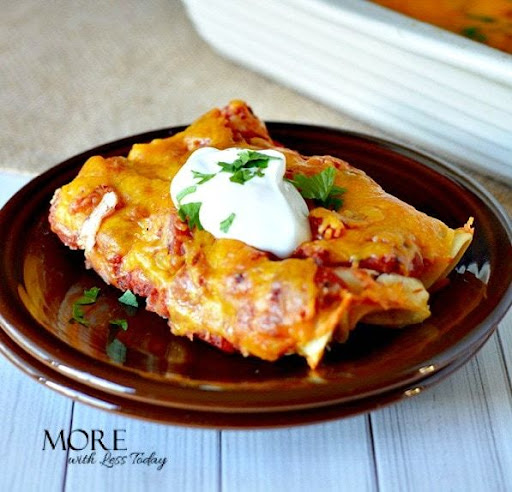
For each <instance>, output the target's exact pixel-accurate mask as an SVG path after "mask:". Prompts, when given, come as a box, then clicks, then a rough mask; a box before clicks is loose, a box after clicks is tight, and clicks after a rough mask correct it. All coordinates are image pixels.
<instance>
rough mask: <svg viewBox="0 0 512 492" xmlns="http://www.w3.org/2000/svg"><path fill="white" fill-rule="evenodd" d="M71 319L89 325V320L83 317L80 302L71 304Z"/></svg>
mask: <svg viewBox="0 0 512 492" xmlns="http://www.w3.org/2000/svg"><path fill="white" fill-rule="evenodd" d="M72 316H73V317H72V321H75V322H77V323H80V324H81V325H83V326H89V321H87V319H86V318H85V313H84V310H83V308H82V306H81V305H80V304H77V303H76V302H75V303H74V304H73V314H72Z"/></svg>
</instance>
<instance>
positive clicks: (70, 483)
mask: <svg viewBox="0 0 512 492" xmlns="http://www.w3.org/2000/svg"><path fill="white" fill-rule="evenodd" d="M73 428H74V429H87V430H90V429H92V428H94V429H100V430H102V431H103V432H104V433H105V435H106V439H105V441H104V444H105V446H106V447H111V448H112V439H111V437H112V434H113V431H114V429H118V430H121V431H124V432H120V433H119V436H124V442H119V448H126V450H122V449H119V450H117V451H116V450H110V451H106V450H102V449H101V446H98V450H97V453H96V455H95V458H96V460H95V463H94V464H90V465H81V464H70V465H68V470H67V475H66V490H69V491H73V492H80V491H84V492H85V491H90V490H108V491H112V492H113V491H120V492H122V491H124V492H129V491H137V492H138V491H141V492H143V491H155V490H176V491H187V490H201V491H205V492H214V491H217V490H219V431H216V430H202V429H189V428H184V427H176V426H170V425H160V424H154V423H149V422H144V421H140V420H137V419H133V418H128V417H124V416H120V415H114V414H110V413H107V412H101V411H98V410H96V409H93V408H90V407H88V406H85V405H82V404H79V403H75V406H74V412H73ZM109 442H110V444H109ZM80 455H83V453H81V452H79V451H77V452H71V453H70V457H75V458H77V457H79V456H80ZM123 457H126V459H122V458H123ZM163 459H165V462H164V461H163ZM155 460H156V461H155ZM116 462H117V464H114V463H116Z"/></svg>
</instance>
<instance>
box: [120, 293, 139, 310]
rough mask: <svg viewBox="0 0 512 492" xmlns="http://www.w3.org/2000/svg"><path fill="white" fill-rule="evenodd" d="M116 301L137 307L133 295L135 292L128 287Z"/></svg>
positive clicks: (135, 298)
mask: <svg viewBox="0 0 512 492" xmlns="http://www.w3.org/2000/svg"><path fill="white" fill-rule="evenodd" d="M118 301H119V302H121V303H123V304H126V305H127V306H132V307H139V302H138V301H137V297H135V294H134V293H133V292H132V291H131V290H129V289H128V290H127V291H126V292H125V293H124V294H123V295H122V296H121V297H119V299H118Z"/></svg>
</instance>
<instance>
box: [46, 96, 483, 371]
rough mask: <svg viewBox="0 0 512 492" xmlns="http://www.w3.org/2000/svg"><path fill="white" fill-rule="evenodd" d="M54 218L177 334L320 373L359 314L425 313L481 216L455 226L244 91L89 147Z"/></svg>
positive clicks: (368, 317)
mask: <svg viewBox="0 0 512 492" xmlns="http://www.w3.org/2000/svg"><path fill="white" fill-rule="evenodd" d="M49 220H50V224H51V228H52V230H53V231H54V232H55V233H56V234H57V235H58V236H59V238H60V239H61V240H62V242H63V243H64V244H65V245H67V246H68V247H70V248H72V249H81V250H83V251H84V255H85V262H86V264H87V266H88V267H90V268H93V269H94V270H95V271H96V272H97V273H98V274H99V275H100V276H101V277H102V279H103V280H104V281H105V282H107V283H108V284H112V285H114V286H115V287H117V288H119V289H120V290H121V291H125V292H126V291H131V292H133V293H135V294H137V295H139V296H142V297H144V298H146V308H147V309H148V310H151V311H154V312H155V313H157V314H159V315H160V316H163V317H165V318H166V319H167V320H168V322H169V326H170V329H171V331H172V333H174V334H176V335H181V336H187V337H189V338H199V339H202V340H205V341H207V342H209V343H211V344H213V345H215V346H217V347H219V348H220V349H222V350H224V351H229V352H240V353H241V354H243V355H245V356H256V357H259V358H262V359H265V360H269V361H274V360H276V359H278V358H280V357H282V356H284V355H287V354H299V355H301V356H303V357H305V358H306V360H307V363H308V364H309V366H310V367H311V368H314V367H316V366H317V365H318V363H319V362H320V360H321V358H322V355H323V353H324V351H325V349H326V347H327V346H328V345H329V344H330V343H336V342H343V341H344V340H346V339H347V337H348V336H349V334H350V331H351V330H353V329H354V328H355V327H356V325H357V323H359V322H360V321H364V322H365V323H376V324H379V325H387V326H392V327H394V326H396V327H403V326H405V325H409V324H413V323H419V322H421V321H423V320H425V319H426V318H427V317H428V316H429V315H430V311H429V304H428V301H429V290H431V289H432V288H435V287H436V286H439V285H441V284H442V283H443V281H444V279H446V276H447V275H448V274H449V272H450V271H451V270H452V269H453V268H454V267H455V265H456V264H457V262H458V260H459V259H460V257H461V256H462V255H463V253H464V251H465V250H466V248H467V247H468V245H469V244H470V242H471V240H472V235H473V229H472V220H471V219H468V222H467V223H466V224H465V225H463V224H461V227H460V228H457V229H452V228H450V227H448V226H447V225H446V224H444V223H442V222H441V221H439V220H437V219H435V218H433V217H429V216H427V215H426V214H424V213H422V212H420V211H417V210H415V209H414V208H413V207H412V206H410V205H408V204H406V203H404V202H402V201H400V200H399V199H397V198H395V197H393V196H391V195H389V194H388V193H386V192H385V191H384V190H383V189H382V188H381V187H380V186H379V185H378V184H377V183H376V182H375V181H373V180H372V179H371V178H370V177H369V176H367V175H366V174H365V173H364V172H363V171H361V170H358V169H356V168H354V167H353V166H351V165H350V164H349V163H347V162H345V161H343V160H341V159H339V158H336V157H332V156H311V157H306V156H303V155H301V154H299V153H298V152H296V151H294V150H292V149H288V148H284V147H282V146H281V145H279V144H278V143H277V142H274V141H273V140H272V137H271V136H270V135H269V133H268V131H267V129H266V126H265V124H264V123H263V122H262V121H261V120H260V119H259V118H258V117H257V116H255V115H254V114H253V112H252V111H251V109H250V108H249V107H248V106H247V104H245V103H244V102H242V101H233V102H231V103H230V104H228V105H227V106H226V107H225V108H222V109H213V110H211V111H210V112H208V113H207V114H205V115H203V116H202V117H200V118H199V119H198V120H197V121H195V122H194V123H193V124H191V125H190V126H189V127H188V128H186V129H185V130H184V131H182V132H180V133H177V134H175V135H173V136H170V137H169V138H165V139H157V140H154V141H152V142H149V143H141V144H137V145H134V146H133V147H132V149H131V150H130V152H129V154H128V156H127V157H122V156H119V157H109V158H103V157H101V156H96V157H92V158H91V159H89V160H88V161H87V162H86V163H85V164H84V166H83V167H82V169H81V171H80V172H79V174H78V176H77V177H76V178H75V179H74V180H73V181H72V182H71V183H69V184H67V185H65V186H63V187H62V188H60V189H58V190H57V191H56V192H55V195H54V197H53V199H52V204H51V209H50V217H49Z"/></svg>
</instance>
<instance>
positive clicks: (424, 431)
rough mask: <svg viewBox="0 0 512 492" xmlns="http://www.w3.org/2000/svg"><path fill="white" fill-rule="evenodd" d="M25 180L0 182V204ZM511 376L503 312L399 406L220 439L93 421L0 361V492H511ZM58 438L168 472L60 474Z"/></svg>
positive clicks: (104, 417)
mask: <svg viewBox="0 0 512 492" xmlns="http://www.w3.org/2000/svg"><path fill="white" fill-rule="evenodd" d="M28 179H30V176H20V175H14V174H11V175H9V174H5V173H3V174H2V173H0V204H3V203H4V202H5V201H6V200H7V199H8V198H9V196H10V195H11V194H12V193H14V192H15V191H16V190H17V189H18V188H19V187H20V186H22V185H23V184H24V183H25V182H26V181H28ZM0 281H1V279H0ZM511 373H512V311H511V312H509V313H508V316H506V318H505V319H504V320H503V321H502V322H501V325H500V327H499V329H498V332H497V333H495V334H494V335H493V336H492V337H491V339H490V340H489V341H488V342H487V344H486V345H485V346H484V348H483V349H482V350H481V351H480V352H479V353H478V354H477V356H476V357H474V358H473V359H472V360H471V361H470V362H469V363H468V364H466V365H465V366H464V367H463V368H462V369H460V370H459V371H458V372H456V373H455V374H453V375H452V376H450V377H449V378H448V379H446V380H445V381H444V382H442V383H441V384H439V385H438V386H436V387H434V388H431V389H429V390H428V391H425V392H424V393H422V394H420V395H418V396H415V397H412V398H411V399H409V400H407V401H402V402H401V403H398V404H395V405H393V406H390V407H387V408H384V409H381V410H379V411H375V412H372V413H370V414H367V415H362V416H358V417H353V418H350V419H346V420H339V421H335V422H330V423H322V424H316V425H309V426H302V427H301V426H299V427H293V428H286V429H278V430H258V431H219V430H200V429H190V428H182V427H175V426H170V425H169V426H166V425H159V424H152V423H146V422H142V421H138V420H135V419H131V418H126V417H122V416H117V415H112V414H109V413H106V412H104V411H100V410H96V409H94V408H90V407H88V406H85V405H83V404H79V403H75V402H73V401H72V400H70V399H68V398H66V397H64V396H61V395H60V394H58V393H56V392H53V391H51V390H49V389H48V388H46V387H44V386H43V385H41V384H38V383H36V382H35V381H33V380H31V379H30V378H29V377H28V376H26V375H25V374H23V373H22V372H21V371H20V370H18V369H17V368H15V367H14V366H13V365H12V364H11V363H9V362H8V361H7V360H5V359H4V358H0V382H1V384H0V415H1V418H2V420H1V424H0V491H15V492H17V491H21V492H25V491H28V492H30V491H39V490H40V491H45V492H46V491H50V492H51V491H60V490H66V491H86V490H87V491H88V490H94V491H103V490H105V491H109V492H114V491H122V492H129V491H145V490H148V491H160V490H169V491H176V492H187V491H233V492H238V491H247V492H250V491H265V492H268V491H273V490H279V491H282V490H289V491H294V492H296V491H308V492H309V491H312V492H314V491H316V490H322V491H325V492H327V491H345V490H346V491H350V492H353V491H373V490H379V491H387V490H390V491H396V490H400V491H401V490H405V491H409V490H411V491H423V490H424V491H432V490H436V491H438V490H441V491H447V490H450V491H501V490H503V491H505V490H512V393H511V376H510V375H511ZM60 429H64V430H65V432H68V431H69V429H87V430H92V429H99V430H102V431H103V432H104V433H105V436H107V435H110V436H111V435H112V432H113V431H114V429H121V430H122V433H121V435H122V437H123V438H124V442H123V443H122V444H124V447H126V448H127V451H126V453H136V452H142V453H145V454H144V456H140V457H150V455H151V453H152V452H154V457H158V458H163V457H165V458H166V459H167V461H166V463H165V464H164V465H163V466H162V467H161V469H160V470H158V469H157V465H148V464H145V463H144V462H142V463H139V464H135V463H133V462H132V461H128V462H127V463H126V464H124V465H118V466H114V467H112V468H108V467H107V466H104V465H102V464H101V460H102V458H103V454H104V452H103V453H102V452H98V453H97V456H96V457H95V462H94V463H82V464H77V463H68V461H69V459H70V458H77V457H78V456H79V455H81V454H83V453H79V452H69V453H67V451H62V450H59V449H55V450H53V449H51V446H48V442H46V449H45V450H43V446H44V445H45V430H49V431H50V433H56V432H58V431H59V430H60ZM77 447H78V446H77ZM130 460H131V458H130Z"/></svg>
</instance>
